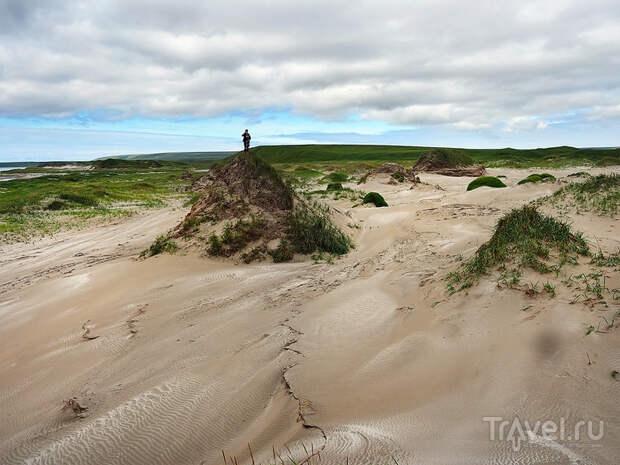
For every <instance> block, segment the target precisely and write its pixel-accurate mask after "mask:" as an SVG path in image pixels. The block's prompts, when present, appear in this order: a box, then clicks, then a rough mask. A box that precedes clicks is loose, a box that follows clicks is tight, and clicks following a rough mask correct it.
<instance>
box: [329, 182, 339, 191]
mask: <svg viewBox="0 0 620 465" xmlns="http://www.w3.org/2000/svg"><path fill="white" fill-rule="evenodd" d="M325 190H326V191H341V190H342V184H340V183H339V182H330V183H329V184H328V185H327V188H326V189H325Z"/></svg>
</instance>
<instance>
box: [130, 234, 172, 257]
mask: <svg viewBox="0 0 620 465" xmlns="http://www.w3.org/2000/svg"><path fill="white" fill-rule="evenodd" d="M178 248H179V247H178V246H177V243H176V242H174V241H173V240H172V239H170V238H169V237H165V236H159V237H157V239H155V242H153V243H152V244H151V246H150V247H149V248H148V249H146V250H144V251H143V252H142V253H141V254H140V255H142V256H143V257H144V256H146V257H152V256H153V255H159V254H161V253H164V252H167V253H174V252H176V251H177V250H178Z"/></svg>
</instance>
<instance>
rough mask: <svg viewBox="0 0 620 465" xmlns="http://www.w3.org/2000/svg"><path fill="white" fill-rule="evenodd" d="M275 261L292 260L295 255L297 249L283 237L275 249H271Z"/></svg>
mask: <svg viewBox="0 0 620 465" xmlns="http://www.w3.org/2000/svg"><path fill="white" fill-rule="evenodd" d="M269 255H271V257H272V258H273V262H274V263H282V262H290V261H291V260H292V259H293V256H294V255H295V250H294V249H293V246H292V245H291V243H290V242H289V241H287V240H286V239H282V240H281V241H280V243H279V244H278V247H276V248H275V249H274V250H271V251H269Z"/></svg>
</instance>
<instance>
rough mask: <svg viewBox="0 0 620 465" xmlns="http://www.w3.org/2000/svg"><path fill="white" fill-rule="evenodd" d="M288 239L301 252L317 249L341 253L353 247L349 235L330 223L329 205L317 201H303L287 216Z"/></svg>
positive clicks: (306, 252) (310, 251) (305, 252)
mask: <svg viewBox="0 0 620 465" xmlns="http://www.w3.org/2000/svg"><path fill="white" fill-rule="evenodd" d="M288 239H289V241H290V242H291V244H292V245H293V248H294V250H296V251H297V252H300V253H302V254H311V253H313V252H314V251H317V250H318V251H320V252H326V253H331V254H336V255H343V254H346V253H347V252H349V250H350V249H352V248H353V242H352V241H351V239H350V238H349V236H347V235H346V234H345V233H343V232H342V231H341V230H340V229H339V228H338V227H337V226H335V225H334V224H333V223H332V221H331V218H330V215H329V207H327V206H325V205H322V204H320V203H318V202H314V203H312V204H309V203H304V204H303V206H301V207H300V208H298V209H296V210H295V211H294V212H293V213H292V214H291V215H290V216H289V218H288Z"/></svg>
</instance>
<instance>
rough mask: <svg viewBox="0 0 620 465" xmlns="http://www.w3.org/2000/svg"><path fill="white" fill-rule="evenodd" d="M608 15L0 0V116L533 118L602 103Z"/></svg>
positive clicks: (610, 25)
mask: <svg viewBox="0 0 620 465" xmlns="http://www.w3.org/2000/svg"><path fill="white" fill-rule="evenodd" d="M567 25H570V28H569V27H568V26H567ZM568 29H570V33H568ZM618 31H620V9H618V8H617V0H599V1H597V2H595V3H592V2H587V1H585V0H572V1H568V0H545V1H520V0H509V1H505V2H494V1H490V0H478V1H475V2H473V3H472V2H469V3H467V4H465V3H463V2H461V1H459V0H439V1H432V2H431V1H418V2H408V1H405V0H385V1H382V2H375V1H370V0H360V1H358V2H350V1H347V2H345V1H342V0H329V1H326V0H298V1H296V2H290V1H287V0H272V1H270V2H263V1H258V0H243V1H238V2H227V1H223V0H210V1H208V2H195V1H193V0H192V1H190V0H175V1H171V0H151V1H146V0H110V1H106V2H98V1H95V0H83V1H81V2H72V1H69V0H66V1H61V0H53V1H52V0H31V1H28V2H23V1H21V0H0V117H12V118H16V117H46V118H65V117H69V116H72V115H75V114H78V113H83V112H89V111H100V110H105V111H106V112H107V113H105V114H113V115H115V118H118V115H122V117H126V118H130V117H134V116H137V115H138V116H145V117H152V118H157V117H180V116H192V117H197V118H208V117H216V116H221V115H226V114H229V113H231V112H248V114H254V115H257V114H260V113H261V112H262V111H265V110H266V109H274V108H284V109H290V110H291V111H292V112H293V113H294V114H299V115H309V116H313V117H317V118H320V119H323V120H338V119H340V120H341V119H343V118H346V117H348V116H350V115H360V116H361V117H362V118H366V119H370V120H380V121H385V122H388V123H391V124H396V125H405V126H410V127H418V126H437V125H440V126H447V127H450V128H455V129H459V130H465V131H466V130H481V129H485V128H490V127H493V126H495V125H502V124H504V126H505V129H506V130H508V131H525V130H535V129H544V127H545V124H546V123H544V122H543V121H541V120H540V119H539V118H537V115H543V116H544V115H550V114H559V113H562V112H567V111H572V110H575V109H580V108H594V110H593V112H592V115H593V117H594V115H596V118H603V119H604V118H608V117H615V116H614V115H615V113H614V110H613V109H614V108H616V107H617V106H618V105H620V81H619V80H618V79H617V76H619V75H620V60H618V58H617V57H618V56H620V40H618V37H619V36H618ZM605 109H611V110H605ZM504 122H505V123H504Z"/></svg>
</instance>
